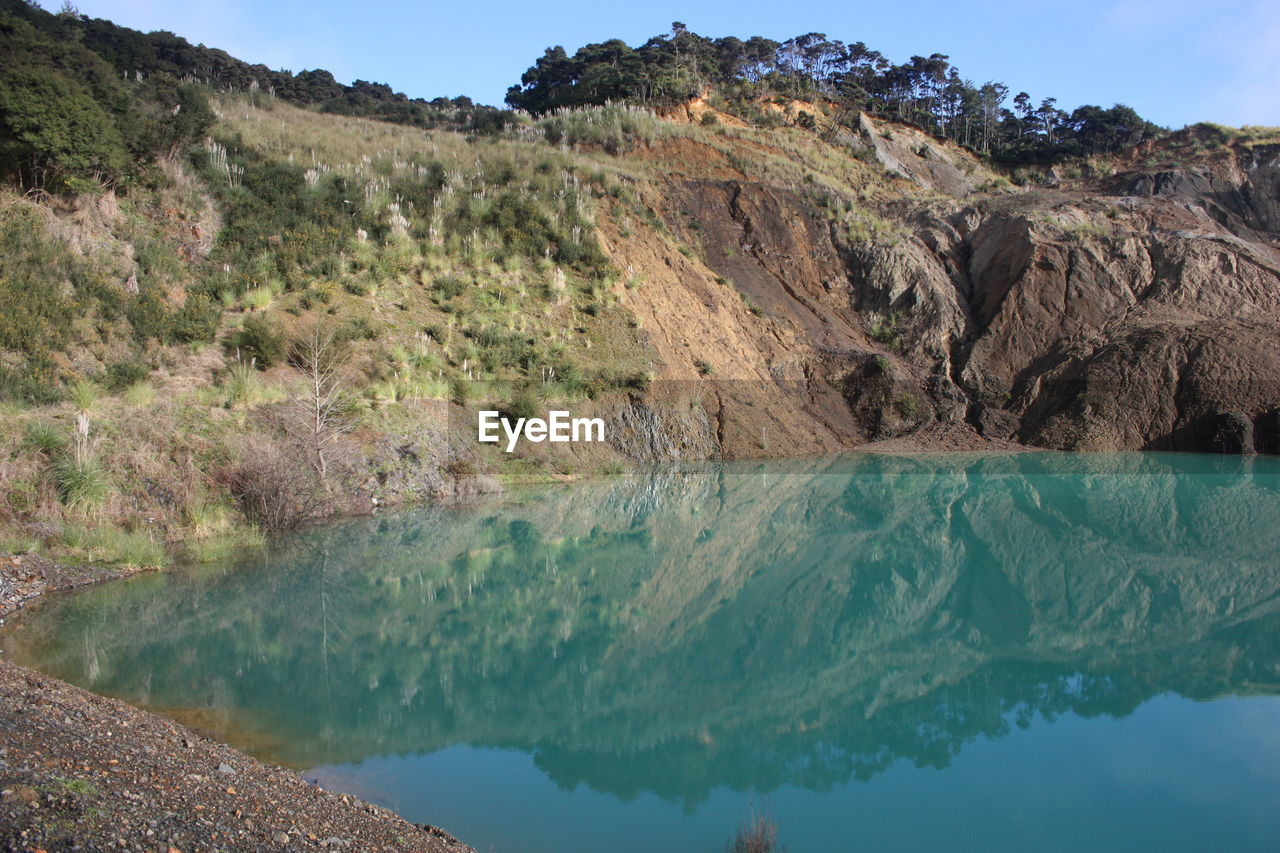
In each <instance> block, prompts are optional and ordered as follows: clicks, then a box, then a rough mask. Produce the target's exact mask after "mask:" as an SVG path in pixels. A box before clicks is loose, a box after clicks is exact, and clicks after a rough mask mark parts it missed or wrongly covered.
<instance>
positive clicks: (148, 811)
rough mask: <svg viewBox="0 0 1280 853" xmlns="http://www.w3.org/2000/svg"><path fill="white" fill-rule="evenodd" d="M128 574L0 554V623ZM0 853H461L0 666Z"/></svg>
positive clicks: (447, 841) (188, 736) (195, 738)
mask: <svg viewBox="0 0 1280 853" xmlns="http://www.w3.org/2000/svg"><path fill="white" fill-rule="evenodd" d="M127 574H130V573H129V572H127V571H121V570H115V569H105V568H100V567H92V566H88V567H76V566H62V565H59V564H57V563H54V562H52V561H49V560H46V559H44V558H41V557H37V556H19V557H13V556H0V619H3V618H4V617H7V616H8V615H9V614H10V613H12V612H13V611H14V610H16V609H18V608H20V607H22V606H23V605H24V604H25V603H26V602H28V601H30V600H31V599H32V598H35V597H36V596H39V595H41V594H44V593H46V592H52V591H54V590H58V589H67V588H70V587H75V586H81V585H84V584H87V583H95V582H99V581H105V580H112V579H116V578H120V577H124V576H126V575H127ZM0 850H11V851H60V850H136V851H158V853H174V851H178V853H193V852H194V851H202V853H203V851H233V850H234V851H240V850H244V851H258V850H348V851H366V850H368V851H426V852H427V853H467V851H472V848H471V847H468V846H467V845H465V844H463V843H462V842H460V841H458V840H457V839H454V838H453V837H452V836H450V835H448V834H447V833H445V832H443V831H441V830H439V829H436V828H434V827H430V826H425V825H420V824H412V823H409V822H408V821H406V820H404V819H403V818H401V817H399V816H398V815H396V814H394V813H393V812H390V811H388V810H386V809H383V808H380V807H378V806H374V805H370V804H369V803H365V802H363V801H361V800H359V799H357V798H355V797H352V796H348V795H345V794H337V793H333V792H330V791H325V790H322V789H321V788H318V787H316V786H314V785H311V784H308V783H307V782H305V781H303V779H302V778H301V777H300V776H298V775H297V774H296V773H294V772H292V771H289V770H286V769H284V768H280V767H272V766H269V765H266V764H263V763H262V762H259V761H257V760H256V759H253V758H250V757H249V756H247V755H245V754H243V753H241V752H238V751H237V750H235V749H232V748H231V747H229V746H226V745H225V744H221V743H218V742H216V741H213V740H210V739H208V738H206V737H203V736H201V735H200V734H198V733H196V732H194V731H192V730H190V729H187V728H186V727H184V726H182V725H180V724H178V723H176V722H173V721H172V720H168V719H165V718H164V717H160V716H158V715H156V714H152V713H149V712H147V711H143V710H140V709H138V708H134V707H132V706H130V705H126V704H125V703H123V702H119V701H116V700H114V699H107V698H104V697H101V696H97V695H95V694H93V693H90V692H88V691H86V690H82V689H80V688H78V687H73V686H71V685H69V684H65V683H63V682H61V681H59V680H57V679H55V678H50V677H48V676H45V675H42V674H40V673H38V672H34V671H32V670H30V669H27V668H25V667H21V666H18V665H16V664H13V663H10V662H9V661H5V660H0ZM473 853H474V851H473Z"/></svg>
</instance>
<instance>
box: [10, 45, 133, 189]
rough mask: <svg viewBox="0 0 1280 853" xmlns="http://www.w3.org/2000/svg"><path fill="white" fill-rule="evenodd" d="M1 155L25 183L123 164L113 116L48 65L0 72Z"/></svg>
mask: <svg viewBox="0 0 1280 853" xmlns="http://www.w3.org/2000/svg"><path fill="white" fill-rule="evenodd" d="M0 161H3V162H4V164H5V165H7V166H8V167H9V168H11V169H13V170H14V171H16V172H17V173H18V174H19V176H20V180H21V181H22V183H23V184H24V185H26V186H35V187H43V186H45V185H46V184H48V183H50V179H54V180H55V181H56V180H57V179H65V178H67V177H71V176H88V175H97V176H101V177H105V178H113V177H115V176H117V175H118V174H119V173H120V172H121V171H122V170H123V169H124V168H125V166H126V165H127V162H128V157H127V153H126V151H125V147H124V141H123V140H122V139H121V137H120V132H119V131H118V130H117V129H116V127H115V124H114V123H113V122H112V120H111V116H110V115H108V114H107V112H106V111H105V110H104V109H103V108H102V107H101V106H99V105H98V103H97V102H96V101H94V99H93V98H92V97H91V96H90V95H89V93H88V92H86V91H85V90H84V89H83V88H82V87H81V86H79V85H77V84H76V83H74V82H73V81H71V80H69V79H68V78H67V77H66V76H65V75H63V74H60V73H58V72H55V71H52V70H47V69H36V68H22V67H19V68H6V69H5V70H4V72H3V75H2V76H0Z"/></svg>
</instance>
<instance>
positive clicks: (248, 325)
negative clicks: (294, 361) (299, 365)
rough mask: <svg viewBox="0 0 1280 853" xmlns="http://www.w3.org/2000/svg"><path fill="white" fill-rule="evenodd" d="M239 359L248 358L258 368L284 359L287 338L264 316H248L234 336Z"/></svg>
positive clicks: (287, 344)
mask: <svg viewBox="0 0 1280 853" xmlns="http://www.w3.org/2000/svg"><path fill="white" fill-rule="evenodd" d="M234 342H235V347H236V349H238V350H239V351H240V357H241V359H242V360H243V359H248V360H249V361H251V362H252V363H253V364H254V365H256V366H257V368H258V369H259V370H265V369H267V368H268V367H272V366H274V365H276V364H279V363H280V362H282V361H284V358H285V355H286V354H288V351H289V340H288V338H287V337H286V336H285V334H284V332H283V331H282V330H281V329H280V327H279V326H278V325H277V324H276V323H275V322H274V321H273V320H271V319H270V318H268V317H265V316H255V317H248V318H246V319H245V321H244V323H243V324H242V325H241V326H240V332H239V334H237V335H236V336H235V338H234Z"/></svg>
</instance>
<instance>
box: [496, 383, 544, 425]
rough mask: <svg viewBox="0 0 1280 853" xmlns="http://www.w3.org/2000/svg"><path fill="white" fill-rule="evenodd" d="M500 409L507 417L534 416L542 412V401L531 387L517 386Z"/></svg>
mask: <svg viewBox="0 0 1280 853" xmlns="http://www.w3.org/2000/svg"><path fill="white" fill-rule="evenodd" d="M502 410H503V413H504V414H505V415H506V416H507V417H508V418H525V419H528V418H536V417H539V416H540V415H541V414H542V401H541V400H539V399H538V395H537V394H536V393H535V392H534V391H533V389H532V388H527V387H526V388H519V389H517V390H516V392H515V393H514V394H512V395H511V399H510V400H508V401H507V402H506V405H504V406H503V407H502Z"/></svg>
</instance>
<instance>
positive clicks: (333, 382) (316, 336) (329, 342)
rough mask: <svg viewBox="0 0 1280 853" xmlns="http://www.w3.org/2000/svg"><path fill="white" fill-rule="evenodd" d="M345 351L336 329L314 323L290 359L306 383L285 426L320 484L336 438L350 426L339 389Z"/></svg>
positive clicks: (342, 389)
mask: <svg viewBox="0 0 1280 853" xmlns="http://www.w3.org/2000/svg"><path fill="white" fill-rule="evenodd" d="M347 354H348V353H347V346H346V341H345V340H344V339H343V338H342V337H341V336H340V335H339V334H338V331H337V328H336V327H335V326H334V325H332V324H323V323H320V322H317V323H315V324H314V325H312V326H310V327H309V328H308V329H307V330H306V331H304V332H303V334H302V335H301V336H300V337H299V338H298V339H297V341H296V342H295V344H294V348H293V353H292V355H291V358H290V361H291V362H292V363H293V366H294V367H295V368H297V369H298V370H299V371H301V373H302V374H303V376H304V377H306V381H307V385H306V391H305V393H304V394H303V395H302V396H300V397H299V398H297V399H296V400H295V401H294V412H293V417H292V418H291V420H290V423H289V429H290V432H292V433H293V434H294V436H295V437H296V438H298V439H299V440H300V441H301V443H302V444H303V446H304V448H305V450H306V453H307V455H308V457H309V458H310V461H311V466H312V468H314V469H315V472H316V476H317V477H319V478H320V480H321V482H322V483H326V482H327V478H328V476H329V467H330V464H331V462H332V460H333V453H334V444H335V442H336V440H337V439H338V438H339V437H341V436H342V435H344V434H346V433H347V432H349V431H350V429H351V427H352V423H351V419H350V418H349V417H347V414H346V411H347V406H346V400H345V393H344V388H343V372H344V370H345V368H346V364H347Z"/></svg>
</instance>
